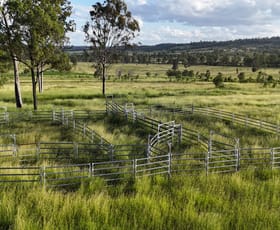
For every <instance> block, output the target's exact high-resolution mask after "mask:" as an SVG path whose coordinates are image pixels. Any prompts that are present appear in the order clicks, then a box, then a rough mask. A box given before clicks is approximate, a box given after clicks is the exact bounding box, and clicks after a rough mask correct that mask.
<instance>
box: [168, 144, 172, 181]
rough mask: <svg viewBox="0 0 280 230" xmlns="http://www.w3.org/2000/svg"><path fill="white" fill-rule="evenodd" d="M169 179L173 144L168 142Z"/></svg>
mask: <svg viewBox="0 0 280 230" xmlns="http://www.w3.org/2000/svg"><path fill="white" fill-rule="evenodd" d="M167 144H168V177H169V178H170V177H171V160H172V159H171V157H172V149H171V148H172V143H171V142H168V143H167Z"/></svg>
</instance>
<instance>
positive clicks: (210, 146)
mask: <svg viewBox="0 0 280 230" xmlns="http://www.w3.org/2000/svg"><path fill="white" fill-rule="evenodd" d="M212 136H213V131H212V130H211V131H210V137H209V140H208V152H209V154H210V156H211V152H212Z"/></svg>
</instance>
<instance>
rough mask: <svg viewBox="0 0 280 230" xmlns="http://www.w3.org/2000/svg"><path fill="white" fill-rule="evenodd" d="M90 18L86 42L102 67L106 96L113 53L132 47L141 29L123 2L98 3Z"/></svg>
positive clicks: (86, 29) (93, 7) (94, 6)
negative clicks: (107, 73)
mask: <svg viewBox="0 0 280 230" xmlns="http://www.w3.org/2000/svg"><path fill="white" fill-rule="evenodd" d="M90 17H91V21H90V22H87V23H86V25H85V26H84V32H85V40H86V41H87V42H90V43H91V45H92V50H93V52H94V53H95V56H96V58H97V59H96V62H97V63H96V64H97V66H100V67H101V70H102V71H101V72H102V93H103V95H105V81H106V69H107V67H108V64H110V63H111V61H112V53H113V52H115V51H116V50H117V49H118V48H120V47H126V46H130V45H132V44H131V41H132V40H133V39H134V38H135V37H136V35H137V32H139V31H140V27H139V23H138V22H137V20H136V19H134V18H133V17H132V14H131V12H130V11H128V9H127V5H126V3H125V2H124V1H122V0H107V1H104V2H103V4H101V3H99V2H97V3H96V4H94V5H93V6H92V9H91V10H90Z"/></svg>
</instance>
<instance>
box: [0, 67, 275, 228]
mask: <svg viewBox="0 0 280 230" xmlns="http://www.w3.org/2000/svg"><path fill="white" fill-rule="evenodd" d="M169 68H170V66H169V65H115V66H112V67H111V68H110V72H109V74H110V75H112V76H113V75H116V73H117V72H118V71H120V70H121V71H122V73H124V74H128V73H129V72H130V74H133V75H134V76H137V75H139V78H138V79H133V80H131V79H126V80H125V79H122V80H119V79H115V77H112V78H110V80H108V82H107V94H108V95H115V96H116V97H117V98H118V100H120V101H121V102H122V103H125V102H133V103H135V105H136V109H137V108H142V107H149V106H151V105H154V104H170V105H172V106H175V105H176V106H187V105H190V104H194V105H197V106H209V107H213V108H218V109H222V110H226V111H231V112H234V113H241V114H243V115H249V116H250V117H254V118H260V119H262V120H267V121H271V122H273V123H275V124H278V122H279V119H280V91H279V87H280V86H276V87H275V88H272V87H271V86H267V87H264V86H263V84H259V83H242V84H241V83H237V82H233V83H225V87H224V88H221V89H217V88H215V86H214V84H213V83H212V82H199V81H196V82H182V81H179V82H177V81H175V80H174V81H172V82H170V80H169V79H168V78H167V77H166V76H165V72H166V70H167V69H169ZM189 69H193V70H194V71H195V72H197V71H199V72H205V71H206V70H207V69H209V70H210V71H211V75H212V76H215V75H216V74H217V73H218V72H222V73H223V74H224V75H227V76H230V75H231V76H235V77H236V68H235V67H209V66H194V67H189ZM240 71H244V72H245V73H246V76H250V75H252V77H255V76H256V74H257V73H252V72H251V70H250V69H249V68H239V72H240ZM263 71H265V72H267V73H268V74H272V75H273V77H274V78H275V79H277V78H278V77H279V76H280V75H279V69H266V70H263ZM147 72H150V73H151V74H150V76H149V77H147V74H146V73H147ZM91 73H92V70H91V64H89V63H79V64H78V65H77V66H76V67H75V68H74V69H73V70H72V71H71V73H64V74H61V73H56V72H52V73H49V74H47V73H46V74H45V84H44V92H43V93H42V94H39V95H38V99H39V100H38V105H39V110H40V109H42V110H52V109H54V108H55V109H58V108H62V107H63V108H65V109H76V110H79V109H82V110H84V109H86V110H91V109H104V108H105V105H104V102H105V100H104V97H103V96H102V94H101V92H102V91H101V81H100V80H98V79H96V78H93V77H92V74H91ZM29 78H30V77H29V76H23V77H22V80H21V85H22V95H23V101H24V108H23V109H22V110H23V111H25V110H32V100H31V98H32V97H31V82H30V79H29ZM14 104H15V103H14V94H13V84H12V81H10V82H9V83H7V84H6V85H4V86H3V87H2V88H0V106H6V107H7V108H8V111H14V110H16V108H15V105H14ZM163 119H164V118H163ZM165 119H167V118H165ZM168 119H169V118H168ZM172 119H176V121H178V122H181V123H182V124H183V125H184V126H185V127H189V128H193V129H195V130H199V131H201V132H202V133H205V134H207V133H209V131H210V130H211V129H215V130H218V131H219V132H221V133H224V134H227V135H231V136H233V137H239V138H240V139H241V143H242V145H244V146H255V147H263V146H265V147H267V146H268V147H270V146H280V144H278V142H279V140H278V138H277V137H276V136H273V135H268V134H267V135H266V134H263V133H260V132H255V130H253V129H244V127H243V128H242V127H237V126H236V127H235V126H229V125H228V124H226V123H225V122H222V121H217V120H214V119H205V118H199V117H198V118H190V119H184V118H182V117H179V116H178V117H172ZM89 125H90V127H91V128H93V129H94V130H96V131H97V132H98V133H100V134H101V135H102V136H104V137H105V138H107V139H108V140H109V141H110V142H112V143H116V144H117V143H121V144H125V143H127V142H128V143H137V142H143V143H144V142H145V141H146V139H145V138H146V137H143V138H140V137H139V136H137V135H134V134H133V132H132V131H133V129H132V128H131V127H129V126H125V125H123V126H122V125H118V124H113V123H112V124H110V123H109V124H105V123H104V121H102V120H100V121H98V122H89ZM30 129H32V131H31V130H30ZM1 131H5V133H8V132H16V133H21V135H20V136H19V137H20V138H21V141H25V140H32V141H34V140H35V139H36V138H37V139H40V138H41V139H43V140H54V139H55V138H58V139H61V140H63V134H62V133H61V132H60V131H59V130H56V128H55V126H47V127H41V125H39V124H32V125H31V124H26V123H25V124H22V125H20V124H19V125H18V126H14V127H13V126H11V127H10V128H9V127H8V128H2V129H1ZM40 131H43V134H40ZM279 176H280V174H279V172H278V171H276V170H274V171H272V170H270V169H255V168H249V169H248V170H245V171H241V172H238V173H236V174H232V175H231V174H229V175H210V176H208V177H206V176H205V173H202V174H201V175H198V176H186V175H176V174H174V175H173V176H172V177H171V178H168V177H162V176H157V177H152V178H143V179H139V180H137V181H130V182H129V183H123V184H119V185H117V186H113V187H106V186H105V184H104V182H103V181H101V180H94V181H90V182H89V183H86V182H85V183H84V184H83V185H82V186H81V187H80V188H79V189H78V190H77V191H70V192H69V191H66V190H44V189H43V188H42V187H41V186H33V185H32V184H31V185H28V184H25V185H24V184H23V185H17V186H15V185H7V186H2V185H1V184H0V186H1V189H0V229H215V230H216V229H278V228H279V226H280V219H279V212H280V199H279V192H280V179H279V178H280V177H279Z"/></svg>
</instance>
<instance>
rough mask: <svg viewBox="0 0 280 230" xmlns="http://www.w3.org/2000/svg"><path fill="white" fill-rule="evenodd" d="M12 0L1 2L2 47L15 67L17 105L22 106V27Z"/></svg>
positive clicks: (0, 40) (0, 45)
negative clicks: (17, 21)
mask: <svg viewBox="0 0 280 230" xmlns="http://www.w3.org/2000/svg"><path fill="white" fill-rule="evenodd" d="M11 4H13V2H12V1H8V0H1V2H0V48H1V49H2V50H3V51H5V52H6V53H7V54H8V55H9V56H10V59H11V60H12V63H13V69H14V91H15V101H16V107H17V108H21V107H22V97H21V90H20V78H19V68H18V55H20V53H21V40H20V33H19V32H20V27H19V25H18V24H17V23H16V20H15V18H16V14H17V12H13V11H11V10H10V7H9V6H10V5H11Z"/></svg>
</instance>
